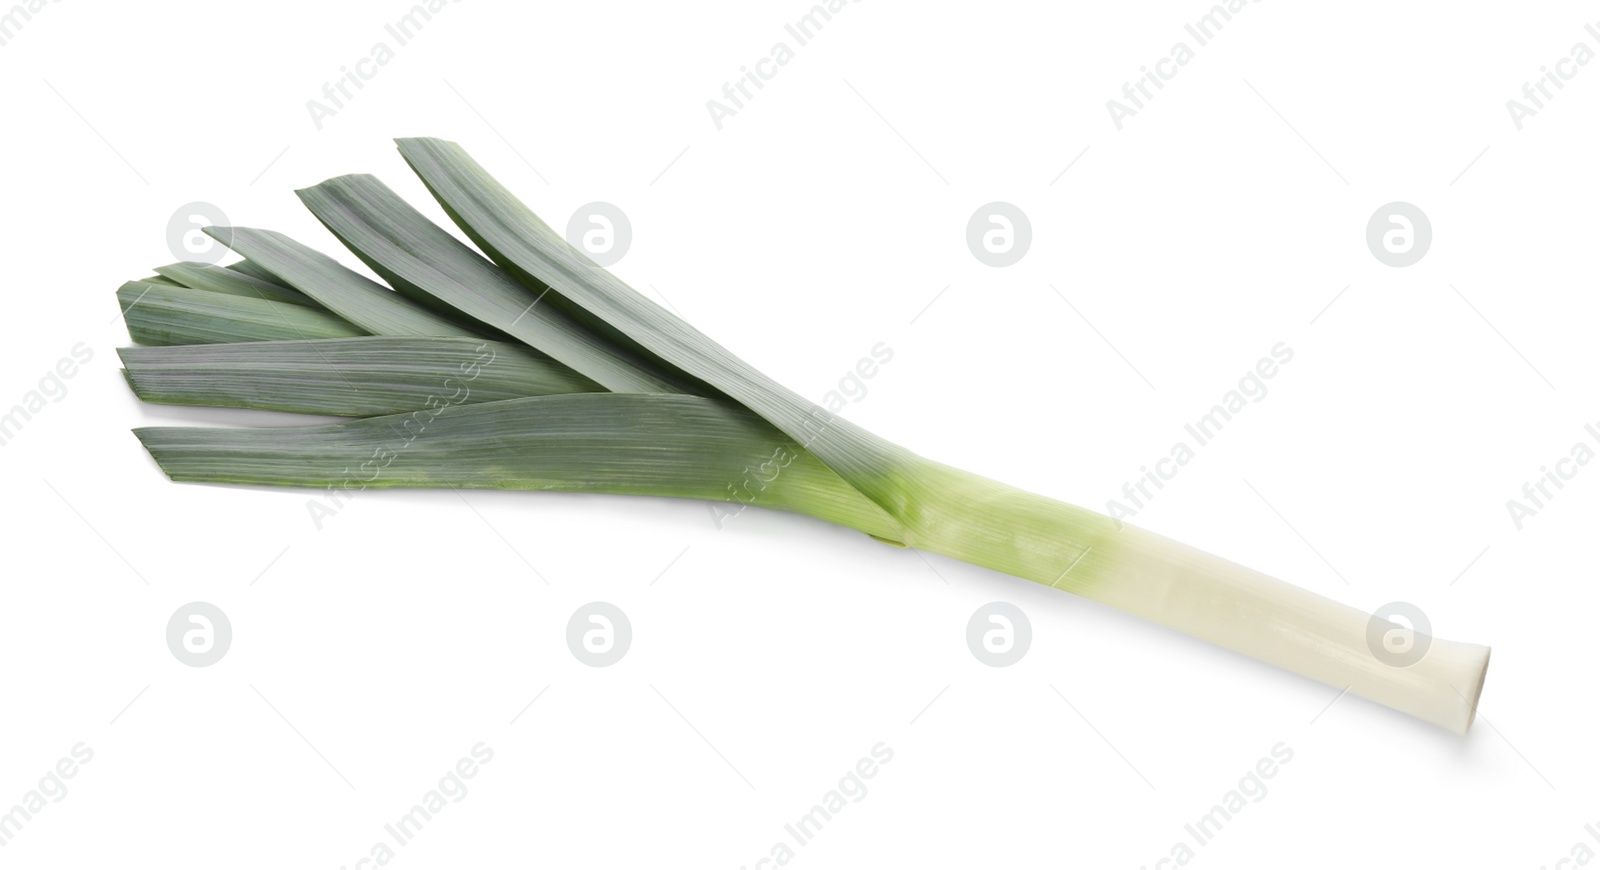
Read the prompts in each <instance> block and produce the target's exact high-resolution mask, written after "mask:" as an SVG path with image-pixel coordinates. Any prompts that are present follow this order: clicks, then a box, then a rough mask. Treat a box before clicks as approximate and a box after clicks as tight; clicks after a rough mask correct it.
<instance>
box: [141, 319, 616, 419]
mask: <svg viewBox="0 0 1600 870" xmlns="http://www.w3.org/2000/svg"><path fill="white" fill-rule="evenodd" d="M117 353H118V354H119V355H120V356H121V357H122V363H123V365H124V366H125V367H126V370H127V376H128V383H129V384H130V385H131V386H132V387H133V391H134V392H135V393H136V394H138V396H139V398H141V399H143V400H144V401H147V402H156V403H160V404H170V405H205V406H211V407H222V408H255V409H260V410H267V411H286V412H289V413H298V414H328V415H334V416H341V417H369V416H376V415H380V414H398V413H401V412H404V411H412V410H416V409H418V408H426V407H429V406H430V403H435V404H436V403H439V402H449V403H450V404H468V403H472V404H476V403H479V402H496V401H501V400H504V399H515V398H522V397H526V396H548V395H556V394H561V393H579V392H598V391H600V387H599V385H597V384H595V383H594V382H593V381H591V380H589V379H588V378H585V377H583V376H582V375H579V374H577V373H575V372H573V371H571V370H570V369H568V368H566V367H565V366H562V365H560V364H558V363H554V362H552V361H550V360H549V359H546V358H544V357H543V356H540V355H539V354H537V353H535V352H533V351H530V350H528V349H527V348H524V347H522V346H521V345H512V344H506V343H504V342H498V341H480V340H478V339H473V338H441V337H425V338H416V337H390V336H366V337H363V338H337V339H322V340H316V341H274V342H244V343H238V344H207V345H194V346H189V347H146V348H121V349H119V350H118V351H117Z"/></svg>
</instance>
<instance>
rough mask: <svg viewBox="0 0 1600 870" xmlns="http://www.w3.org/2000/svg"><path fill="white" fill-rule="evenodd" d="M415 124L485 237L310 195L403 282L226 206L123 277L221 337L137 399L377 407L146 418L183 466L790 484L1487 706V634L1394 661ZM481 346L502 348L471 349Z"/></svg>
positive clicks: (156, 351) (847, 513) (792, 495)
mask: <svg viewBox="0 0 1600 870" xmlns="http://www.w3.org/2000/svg"><path fill="white" fill-rule="evenodd" d="M399 148H400V153H401V156H402V157H403V158H404V159H405V161H406V162H407V163H408V164H409V165H410V167H411V169H412V170H413V171H414V172H415V173H416V174H417V175H418V176H419V177H420V178H421V179H422V181H423V183H424V184H425V185H426V187H427V189H428V190H429V192H430V193H432V195H433V196H434V197H435V198H436V199H437V200H438V201H439V203H440V204H441V205H442V206H443V208H444V210H445V212H446V214H448V215H449V217H450V219H451V220H452V221H454V222H455V223H456V225H457V226H458V228H459V229H460V230H461V231H462V232H463V233H464V234H465V235H466V236H467V237H468V238H469V239H470V240H471V241H472V242H473V244H474V245H476V247H477V250H473V249H472V248H471V247H469V246H467V245H466V244H464V243H462V242H460V241H458V240H457V239H456V238H455V237H454V236H453V235H451V234H450V233H448V232H446V231H445V230H444V229H443V228H441V227H439V226H437V225H435V224H433V223H432V222H431V221H429V220H428V219H427V218H425V217H424V216H423V215H421V214H420V213H419V212H417V211H416V210H415V209H413V208H412V207H411V206H409V205H408V204H406V203H405V202H404V201H403V200H401V199H400V197H398V196H397V195H395V194H394V193H393V192H392V191H390V190H389V189H388V188H387V187H385V186H384V185H383V184H382V183H381V182H379V181H377V180H376V179H375V178H372V177H370V176H346V177H342V178H337V179H332V180H330V181H327V182H324V183H323V184H321V185H317V186H316V187H312V188H308V189H306V190H303V191H300V197H301V199H302V201H303V202H304V204H305V205H306V206H307V207H308V208H309V209H310V210H311V211H312V213H313V214H314V215H315V216H316V217H317V218H318V219H319V220H320V221H321V222H322V224H323V225H324V226H325V227H326V228H328V229H329V230H330V231H331V232H332V234H333V235H334V236H335V238H337V239H338V240H339V241H340V242H341V243H343V244H344V245H345V246H346V247H347V248H348V249H349V250H350V251H351V252H352V253H353V254H354V255H355V256H356V257H357V258H358V259H360V260H361V261H362V262H363V263H365V264H366V265H367V266H368V267H370V268H371V269H372V270H373V272H375V273H376V274H377V275H378V276H379V277H381V278H382V279H383V280H384V281H386V282H387V284H388V285H389V286H385V285H384V284H380V283H378V282H377V281H373V280H372V279H370V278H367V277H365V276H363V275H360V274H359V273H356V272H354V271H352V270H349V269H347V268H345V267H344V266H342V265H340V264H339V263H338V262H337V261H334V260H333V259H331V258H329V257H327V256H325V255H323V254H321V253H318V252H317V251H315V250H312V249H310V248H308V247H306V246H304V245H302V244H300V243H298V242H295V241H293V240H290V239H288V238H287V237H285V236H281V235H278V234H276V233H270V232H265V231H260V230H246V229H239V228H225V227H214V228H210V229H208V230H207V232H209V233H210V234H211V235H212V236H213V237H214V238H216V239H217V240H218V241H220V242H222V243H223V244H225V245H227V246H229V247H231V248H232V249H233V250H234V251H235V252H236V253H239V254H241V255H243V256H244V257H245V258H246V260H245V261H244V263H248V264H250V265H248V266H245V265H244V264H243V263H241V264H235V265H234V267H230V268H231V269H232V271H233V272H234V275H232V276H224V280H219V278H218V274H217V273H220V272H226V271H228V270H227V269H214V268H190V267H177V268H165V269H163V270H158V271H159V272H160V274H161V275H162V276H163V278H164V279H167V280H168V281H170V282H172V283H174V284H181V285H183V286H168V285H167V284H153V283H148V282H147V283H143V284H141V283H139V282H130V284H129V285H125V287H124V289H123V291H121V292H120V293H119V295H123V296H132V295H133V294H135V293H137V294H140V300H139V302H138V304H135V305H128V304H127V302H126V300H125V308H126V309H127V312H128V323H129V331H130V333H131V334H132V335H133V337H134V340H135V341H137V342H139V343H140V344H154V345H174V344H203V343H209V345H210V346H208V347H165V348H142V349H141V348H133V349H127V350H125V351H123V359H124V364H125V365H126V366H127V373H128V381H129V383H130V385H131V386H132V387H133V389H134V390H135V392H136V393H137V394H138V395H139V396H140V397H141V398H143V399H146V400H149V401H156V402H173V403H180V404H211V405H221V406H228V407H250V408H267V409H272V410H288V411H296V412H302V413H332V414H337V415H341V416H351V417H357V418H361V419H355V420H351V421H349V422H344V423H337V424H332V425H326V426H313V427H304V428H298V429H271V430H253V429H186V428H171V427H163V428H146V429H139V430H136V433H137V435H138V437H139V438H140V440H141V442H142V443H143V444H144V446H145V447H146V448H147V449H148V450H149V451H150V453H151V455H152V456H154V457H155V459H156V461H157V462H158V463H159V464H160V466H161V468H162V469H163V470H164V471H165V472H166V473H167V474H168V475H169V476H170V477H171V478H172V479H174V480H180V481H196V482H209V483H229V484H265V485H276V486H305V487H317V488H324V487H339V488H344V489H366V488H384V487H396V486H401V487H478V488H496V489H526V490H549V491H568V492H603V493H621V494H634V495H657V496H669V497H679V498H695V499H707V500H717V501H726V502H735V503H739V504H750V505H755V506H760V507H770V508H773V509H777V510H783V511H790V512H794V513H800V514H805V515H808V516H811V517H815V518H817V519H821V520H826V521H828V522H833V523H837V524H840V525H844V526H847V527H850V528H854V529H857V530H859V531H862V532H864V533H866V534H868V535H871V536H873V537H874V538H877V539H879V540H882V541H885V542H888V543H891V544H895V545H898V546H906V547H915V548H918V549H922V550H926V551H928V552H933V553H939V554H942V555H946V556H950V557H953V558H957V559H961V560H963V561H967V562H970V563H972V564H975V565H980V566H983V567H987V568H992V569H995V570H998V571H1003V572H1005V573H1009V574H1013V575H1015V576H1018V577H1022V578H1025V579H1028V580H1032V581H1034V582H1037V583H1041V584H1045V585H1048V586H1051V587H1054V588H1058V589H1062V590H1066V591H1070V592H1074V593H1076V594H1079V595H1082V596H1084V597H1087V598H1091V599H1094V600H1096V601H1101V602H1104V603H1106V604H1110V605H1112V606H1114V607H1117V608H1120V609H1122V610H1125V611H1127V612H1130V613H1134V614H1137V615H1140V616H1143V617H1145V618H1147V619H1150V620H1153V621H1155V622H1158V623H1161V624H1163V625H1167V626H1170V627H1172V628H1175V629H1178V630H1180V631H1183V632H1186V633H1188V634H1191V635H1193V636H1195V637H1199V638H1202V639H1205V640H1208V641H1210V642H1212V643H1216V644H1218V645H1221V646H1224V647H1227V648H1229V649H1233V650H1237V651H1239V652H1242V653H1245V654H1246V655H1250V656H1253V657H1255V658H1258V659H1261V660H1263V661H1267V662H1270V663H1273V664H1276V665H1279V666H1281V667H1284V668H1287V669H1289V670H1291V671H1294V672H1296V673H1300V674H1303V675H1305V676H1308V677H1311V678H1313V679H1316V680H1320V681H1322V682H1324V683H1327V684H1328V685H1330V686H1334V687H1337V688H1340V689H1342V690H1347V691H1349V692H1350V693H1352V694H1356V695H1359V696H1363V697H1367V698H1370V699H1372V700H1375V701H1377V702H1379V703H1382V704H1385V705H1387V706H1390V707H1393V708H1395V709H1398V710H1401V711H1403V712H1406V713H1409V714H1411V715H1414V716H1417V717H1419V718H1421V719H1424V720H1426V721H1429V722H1432V723H1434V724H1437V725H1440V726H1442V727H1445V728H1448V729H1451V730H1453V731H1456V732H1461V733H1464V732H1465V731H1466V730H1467V728H1468V727H1469V726H1470V725H1471V723H1472V720H1473V717H1474V714H1475V712H1476V708H1477V700H1478V696H1479V693H1480V692H1481V690H1482V685H1483V678H1484V672H1485V670H1486V669H1487V666H1488V658H1489V649H1488V648H1487V647H1485V646H1480V645H1476V644H1466V643H1457V642H1451V641H1445V640H1439V639H1424V638H1417V639H1415V640H1414V641H1413V642H1414V643H1418V644H1422V643H1427V644H1429V645H1428V646H1427V653H1426V655H1424V656H1423V657H1422V658H1421V660H1420V661H1417V662H1415V663H1412V664H1410V665H1409V666H1406V667H1397V666H1395V665H1394V664H1392V663H1391V662H1392V659H1388V658H1387V657H1380V656H1379V655H1378V654H1377V652H1378V651H1377V650H1375V649H1374V648H1373V647H1371V646H1369V643H1370V641H1369V637H1370V636H1371V635H1372V631H1371V629H1372V627H1373V619H1372V617H1369V616H1368V615H1367V614H1365V613H1363V612H1361V611H1359V610H1356V609H1354V608H1351V607H1346V606H1344V605H1341V604H1338V603H1335V602H1333V601H1330V600H1328V599H1325V598H1322V597H1320V596H1318V595H1315V594H1313V593H1310V592H1308V591H1306V590H1303V589H1299V588H1297V587H1294V586H1291V585H1289V584H1286V583H1283V582H1281V581H1278V580H1275V579H1273V578H1270V577H1267V576H1265V575H1262V574H1259V573H1257V572H1255V571H1251V570H1249V569H1247V568H1244V567H1242V566H1239V565H1236V564H1234V563H1231V562H1228V561H1226V560H1223V559H1221V558H1218V557H1216V556H1212V555H1210V554H1207V553H1205V552H1203V551H1201V550H1198V549H1195V548H1193V547H1189V546H1187V545H1184V544H1181V543H1178V542H1176V541H1172V540H1169V539H1166V538H1163V537H1161V536H1158V535H1154V534H1152V533H1149V532H1145V531H1142V530H1139V529H1135V528H1131V527H1126V526H1122V525H1119V524H1118V523H1116V522H1114V521H1113V520H1112V519H1111V518H1109V517H1107V516H1105V515H1103V514H1100V513H1097V512H1095V511H1090V510H1087V509H1084V508H1080V507H1076V506H1073V505H1069V504H1066V503H1063V502H1059V501H1055V500H1053V499H1049V498H1046V497H1044V496H1040V495H1035V494H1033V493H1030V492H1027V491H1024V490H1021V489H1018V488H1015V487H1012V486H1008V485H1006V484H1002V483H998V482H996V481H992V480H988V479H986V478H983V477H980V476H977V475H974V474H970V473H968V472H964V471H961V470H959V469H956V468H952V467H950V466H947V465H943V464H940V463H937V462H934V461H931V460H928V459H925V458H923V457H921V456H918V455H916V454H914V453H912V452H911V451H909V450H906V449H905V448H903V447H900V446H898V445H896V444H893V443H890V442H888V441H886V440H884V439H882V438H879V437H877V436H875V435H873V434H872V433H870V432H867V431H866V430H864V429H862V428H861V427H859V426H856V425H855V424H852V423H850V422H849V421H846V420H843V419H840V418H838V417H837V416H835V415H833V414H830V413H829V412H827V411H826V410H824V409H823V408H821V407H819V406H817V405H815V404H813V403H811V402H809V401H807V400H805V399H804V398H802V397H800V396H799V395H797V394H795V393H794V392H792V391H790V390H788V389H786V388H785V387H783V386H782V385H780V384H778V383H776V382H775V381H773V380H772V379H770V378H768V377H767V376H766V375H764V374H762V373H761V372H759V371H757V370H756V369H755V368H753V367H751V366H750V365H749V364H747V363H745V362H744V361H743V360H741V359H739V358H738V357H737V356H735V355H734V354H732V353H731V352H729V351H728V350H727V349H726V348H723V347H722V346H721V345H719V344H717V343H716V342H715V341H713V340H712V339H710V338H709V337H707V336H706V335H704V334H702V333H701V332H699V331H698V330H696V329H695V328H694V327H692V326H691V325H689V324H688V323H686V322H684V321H683V320H681V319H680V318H678V317H677V316H676V315H674V314H673V313H671V312H670V311H667V310H666V309H664V308H662V307H660V306H658V305H656V304H655V303H653V302H651V301H650V300H649V299H647V298H646V297H644V296H643V295H641V294H639V293H638V292H636V291H634V290H633V289H632V288H630V287H628V286H627V285H626V284H624V283H623V282H622V281H620V280H619V279H617V278H616V277H615V276H613V275H611V274H610V273H609V272H607V271H605V270H604V269H602V268H599V267H598V266H596V265H594V264H593V263H592V262H590V261H589V260H588V259H587V258H585V257H584V256H583V254H582V253H581V252H579V251H578V250H576V249H574V248H573V247H572V246H571V245H569V244H568V243H567V242H566V241H565V239H563V238H562V236H561V234H560V233H558V232H556V231H555V230H553V229H552V228H551V227H549V226H548V225H547V224H545V223H544V222H543V221H541V220H540V219H539V218H538V217H537V216H536V215H535V214H534V213H533V212H532V211H531V210H529V209H528V208H527V207H526V206H524V205H523V204H522V203H521V202H520V201H518V200H517V199H516V198H515V197H514V196H513V195H512V194H511V193H510V191H508V190H506V189H505V188H504V187H503V186H501V185H500V184H499V183H498V182H496V181H495V180H494V179H493V178H492V177H490V176H489V174H488V173H487V172H485V171H484V170H483V168H482V167H481V166H479V165H478V164H477V163H476V162H475V161H474V160H473V159H472V158H471V157H470V156H468V155H467V154H466V152H465V151H464V150H462V149H461V148H460V146H457V145H455V144H453V143H449V142H443V141H440V140H436V139H402V140H399ZM480 251H481V254H480V253H479V252H480ZM229 278H236V279H238V280H226V279H229ZM224 288H228V289H224ZM245 288H249V290H250V291H257V295H258V297H259V298H247V296H245V295H240V293H241V291H244V290H245ZM391 288H392V289H391ZM284 294H295V295H296V297H297V298H298V300H299V301H303V303H304V304H295V303H292V302H290V301H289V299H290V298H291V297H287V296H285V295H284ZM269 296H271V297H272V298H268V297H269ZM151 297H153V298H151ZM147 298H148V299H151V302H153V303H154V304H153V305H152V308H151V310H150V311H148V312H140V309H141V308H142V307H144V306H145V305H146V304H147V303H146V302H145V301H144V300H145V299H147ZM290 310H292V314H291V315H289V316H284V314H283V312H284V311H290ZM136 312H138V313H136ZM268 314H274V315H277V317H278V319H277V320H276V321H272V319H271V318H269V317H267V316H266V315H268ZM286 332H293V333H294V334H292V335H291V334H286ZM362 336H364V337H362ZM291 339H298V340H291ZM230 342H251V343H252V344H234V345H232V346H229V345H228V344H226V343H230ZM483 349H493V355H494V361H492V362H488V363H482V364H479V365H476V366H473V365H471V359H472V355H473V354H475V353H481V352H482V350H483ZM469 372H470V376H469ZM1385 625H1387V624H1385ZM1390 627H1392V628H1393V629H1395V630H1403V629H1404V628H1405V627H1402V626H1390Z"/></svg>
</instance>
